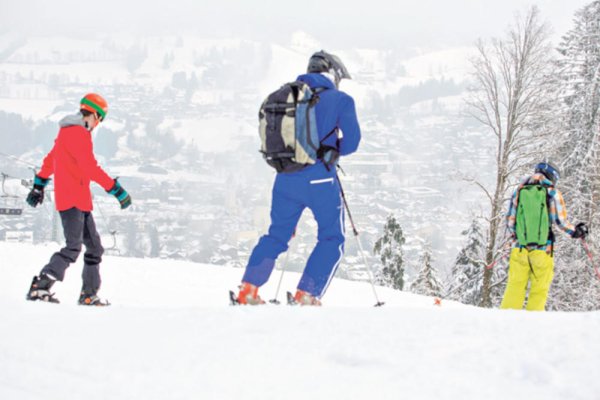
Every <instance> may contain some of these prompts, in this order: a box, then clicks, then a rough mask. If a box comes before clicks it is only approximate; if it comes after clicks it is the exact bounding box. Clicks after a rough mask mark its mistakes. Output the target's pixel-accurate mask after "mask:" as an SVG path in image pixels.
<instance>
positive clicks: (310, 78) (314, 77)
mask: <svg viewBox="0 0 600 400" xmlns="http://www.w3.org/2000/svg"><path fill="white" fill-rule="evenodd" d="M297 79H298V80H299V81H302V82H305V83H308V86H310V87H311V88H312V89H315V88H324V89H335V84H334V83H333V82H332V81H331V80H330V79H329V78H328V77H326V76H325V75H323V74H319V73H311V74H303V75H300V76H298V78H297Z"/></svg>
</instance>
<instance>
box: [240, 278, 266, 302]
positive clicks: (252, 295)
mask: <svg viewBox="0 0 600 400" xmlns="http://www.w3.org/2000/svg"><path fill="white" fill-rule="evenodd" d="M237 303H238V304H247V305H250V306H257V305H260V304H265V301H264V300H263V299H261V298H260V296H259V295H258V287H256V286H254V285H253V284H251V283H248V282H242V284H241V285H240V293H239V294H238V297H237Z"/></svg>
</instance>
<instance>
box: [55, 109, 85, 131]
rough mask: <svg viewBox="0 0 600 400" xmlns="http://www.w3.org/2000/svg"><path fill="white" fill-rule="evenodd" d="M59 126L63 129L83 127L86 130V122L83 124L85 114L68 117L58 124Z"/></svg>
mask: <svg viewBox="0 0 600 400" xmlns="http://www.w3.org/2000/svg"><path fill="white" fill-rule="evenodd" d="M58 125H59V126H60V127H61V128H66V127H68V126H83V127H84V128H86V126H85V122H83V114H81V113H80V112H78V113H77V114H72V115H67V116H66V117H64V118H63V119H61V120H60V121H59V122H58ZM86 129H87V128H86Z"/></svg>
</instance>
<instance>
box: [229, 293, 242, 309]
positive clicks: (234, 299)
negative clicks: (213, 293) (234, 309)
mask: <svg viewBox="0 0 600 400" xmlns="http://www.w3.org/2000/svg"><path fill="white" fill-rule="evenodd" d="M229 305H231V306H239V305H240V302H239V301H238V299H237V296H236V295H235V293H234V292H233V290H230V291H229Z"/></svg>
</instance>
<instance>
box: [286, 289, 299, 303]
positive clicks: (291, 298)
mask: <svg viewBox="0 0 600 400" xmlns="http://www.w3.org/2000/svg"><path fill="white" fill-rule="evenodd" d="M286 295H287V304H288V306H297V305H298V303H297V302H296V300H295V299H294V295H293V294H292V292H287V294H286Z"/></svg>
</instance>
